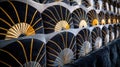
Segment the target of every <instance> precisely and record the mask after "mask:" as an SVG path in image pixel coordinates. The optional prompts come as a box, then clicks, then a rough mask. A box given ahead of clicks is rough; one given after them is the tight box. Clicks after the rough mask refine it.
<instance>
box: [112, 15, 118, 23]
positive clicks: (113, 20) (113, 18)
mask: <svg viewBox="0 0 120 67" xmlns="http://www.w3.org/2000/svg"><path fill="white" fill-rule="evenodd" d="M111 21H112V24H116V22H117V20H116V16H115V15H114V14H111Z"/></svg>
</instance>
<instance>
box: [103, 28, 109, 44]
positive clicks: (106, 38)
mask: <svg viewBox="0 0 120 67" xmlns="http://www.w3.org/2000/svg"><path fill="white" fill-rule="evenodd" d="M102 41H103V42H102V44H103V45H107V43H108V42H109V30H108V28H107V27H105V26H104V27H103V28H102Z"/></svg>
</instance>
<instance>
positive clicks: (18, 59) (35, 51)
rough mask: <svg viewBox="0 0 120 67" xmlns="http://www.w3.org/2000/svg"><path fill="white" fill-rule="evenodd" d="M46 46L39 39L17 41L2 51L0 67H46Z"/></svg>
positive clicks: (0, 53)
mask: <svg viewBox="0 0 120 67" xmlns="http://www.w3.org/2000/svg"><path fill="white" fill-rule="evenodd" d="M45 56H46V52H45V44H44V43H43V42H42V41H40V40H37V39H23V40H17V41H16V42H13V43H11V44H8V45H7V46H5V47H3V48H1V49H0V66H3V67H5V66H9V67H26V66H28V67H29V66H33V65H34V66H36V65H38V66H42V67H45V65H46V63H45V60H46V59H45V58H46V57H45Z"/></svg>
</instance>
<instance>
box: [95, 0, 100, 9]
mask: <svg viewBox="0 0 120 67" xmlns="http://www.w3.org/2000/svg"><path fill="white" fill-rule="evenodd" d="M94 7H95V9H100V4H99V2H98V0H94Z"/></svg>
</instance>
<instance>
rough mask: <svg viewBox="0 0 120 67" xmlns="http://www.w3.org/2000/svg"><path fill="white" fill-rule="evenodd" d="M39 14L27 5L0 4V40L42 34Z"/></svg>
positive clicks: (5, 2)
mask: <svg viewBox="0 0 120 67" xmlns="http://www.w3.org/2000/svg"><path fill="white" fill-rule="evenodd" d="M41 20H42V18H41V14H40V13H39V12H38V11H37V10H36V9H35V8H33V7H32V6H30V5H29V4H27V3H26V4H25V3H22V2H18V1H9V0H8V1H3V2H0V39H6V40H8V39H12V38H18V37H21V36H30V35H34V34H36V33H43V23H42V22H41Z"/></svg>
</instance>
